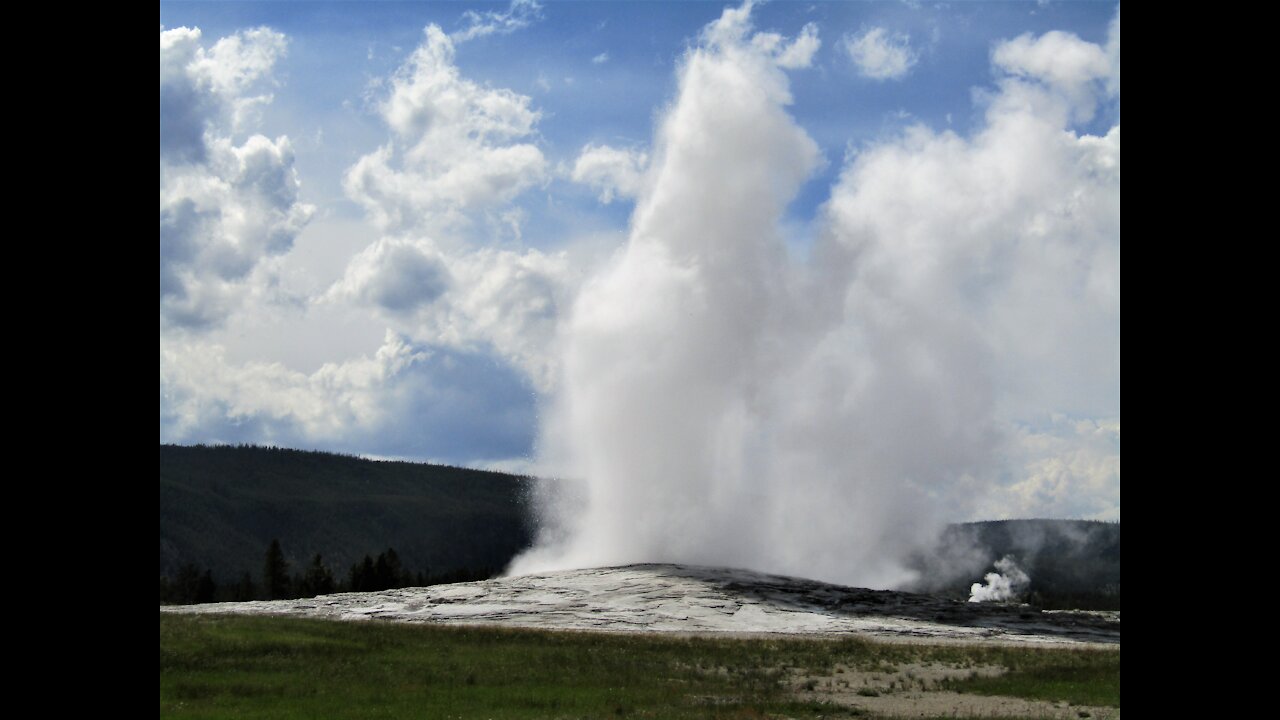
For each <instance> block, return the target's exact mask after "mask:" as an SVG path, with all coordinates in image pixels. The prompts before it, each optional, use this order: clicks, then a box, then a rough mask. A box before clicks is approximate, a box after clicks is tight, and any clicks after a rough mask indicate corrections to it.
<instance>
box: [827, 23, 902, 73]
mask: <svg viewBox="0 0 1280 720" xmlns="http://www.w3.org/2000/svg"><path fill="white" fill-rule="evenodd" d="M844 48H845V52H847V53H849V57H850V58H851V59H852V60H853V63H854V65H856V66H857V67H858V72H859V73H860V74H861V75H862V76H863V77H869V78H871V79H873V80H900V79H902V78H904V77H906V76H907V73H908V72H910V71H911V68H912V67H913V66H915V64H916V61H917V60H918V59H919V58H918V56H917V55H916V53H915V51H914V50H912V49H911V37H910V36H909V35H906V34H905V33H890V32H889V31H888V30H886V29H884V28H882V27H873V28H870V29H868V30H866V31H864V32H862V33H861V34H860V35H856V36H846V37H845V39H844Z"/></svg>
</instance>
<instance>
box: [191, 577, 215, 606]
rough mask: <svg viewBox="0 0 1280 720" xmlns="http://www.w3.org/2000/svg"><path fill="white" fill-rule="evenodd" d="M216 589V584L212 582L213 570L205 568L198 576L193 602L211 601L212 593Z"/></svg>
mask: <svg viewBox="0 0 1280 720" xmlns="http://www.w3.org/2000/svg"><path fill="white" fill-rule="evenodd" d="M217 591H218V585H217V584H216V583H214V582H213V571H212V570H205V571H204V575H201V576H200V580H199V581H198V582H197V583H196V589H195V596H194V597H193V598H192V601H193V602H197V603H211V602H213V596H214V593H216V592H217Z"/></svg>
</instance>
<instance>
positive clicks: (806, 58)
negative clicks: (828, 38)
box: [751, 23, 822, 70]
mask: <svg viewBox="0 0 1280 720" xmlns="http://www.w3.org/2000/svg"><path fill="white" fill-rule="evenodd" d="M751 42H752V44H753V45H755V46H756V47H757V48H759V49H761V50H763V51H765V52H766V53H769V54H771V55H773V56H774V58H775V59H776V61H777V63H778V67H782V68H787V69H788V70H795V69H798V68H806V67H809V65H811V64H812V63H813V56H814V55H816V54H817V52H818V48H820V47H822V41H821V40H819V39H818V26H817V25H816V24H815V23H809V24H808V25H805V26H804V27H803V28H801V29H800V34H799V35H797V36H796V38H795V39H794V40H792V41H791V42H786V40H785V38H783V37H782V36H781V35H779V34H778V33H765V32H761V33H756V34H755V35H754V36H752V38H751Z"/></svg>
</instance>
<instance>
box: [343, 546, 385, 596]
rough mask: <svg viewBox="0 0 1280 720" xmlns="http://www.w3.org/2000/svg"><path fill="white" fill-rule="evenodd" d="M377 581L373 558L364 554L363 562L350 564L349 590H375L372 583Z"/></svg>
mask: <svg viewBox="0 0 1280 720" xmlns="http://www.w3.org/2000/svg"><path fill="white" fill-rule="evenodd" d="M376 583H377V575H376V574H375V571H374V567H373V558H371V557H369V556H368V555H365V556H364V562H358V563H356V564H355V565H352V566H351V575H350V583H349V584H350V585H351V592H368V591H371V590H376V589H378V588H375V587H374V585H375V584H376Z"/></svg>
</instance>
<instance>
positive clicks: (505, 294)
mask: <svg viewBox="0 0 1280 720" xmlns="http://www.w3.org/2000/svg"><path fill="white" fill-rule="evenodd" d="M574 285H575V281H574V274H573V273H572V272H571V271H570V263H569V258H568V256H567V255H566V254H565V253H550V254H548V253H542V252H539V251H537V250H526V251H524V252H515V251H511V250H497V249H493V248H482V249H478V250H473V251H455V252H451V253H443V252H441V251H440V250H439V249H437V247H436V246H435V244H433V243H432V242H430V241H428V240H421V239H420V240H414V241H410V240H402V239H392V238H383V239H381V240H379V241H378V242H376V243H374V244H373V245H371V246H370V247H369V248H367V249H366V250H364V251H363V252H362V253H360V254H359V255H358V256H356V258H355V259H353V260H352V261H351V263H350V264H349V265H348V266H347V271H346V274H345V275H344V277H343V278H342V279H341V280H340V281H339V282H337V283H336V284H335V285H334V286H333V287H332V288H331V289H330V290H329V293H328V297H327V299H328V301H329V302H349V301H356V302H360V303H364V304H367V305H370V306H372V307H374V308H376V309H378V310H380V311H382V312H383V313H384V319H385V320H386V321H387V322H389V323H391V324H392V325H394V326H395V327H397V328H398V329H399V330H401V331H402V332H404V333H407V334H409V335H411V336H412V337H414V338H417V339H419V340H420V341H422V342H428V343H431V344H433V345H437V346H444V347H451V348H456V349H459V350H465V351H468V352H493V353H496V354H497V355H498V356H500V357H502V358H503V359H505V360H506V361H507V362H510V363H511V364H512V365H513V366H515V367H517V368H519V369H520V370H521V371H522V372H523V373H524V374H525V375H527V376H528V377H529V378H530V381H531V382H532V383H533V384H534V385H535V386H536V387H537V388H539V389H542V390H545V389H549V388H550V386H551V385H552V383H553V382H554V363H553V360H552V358H551V357H550V355H549V349H550V345H551V343H552V341H553V339H554V337H555V332H556V327H557V322H558V320H559V314H560V307H561V305H563V304H565V303H567V302H568V298H569V295H570V293H571V292H572V288H573V287H574Z"/></svg>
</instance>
